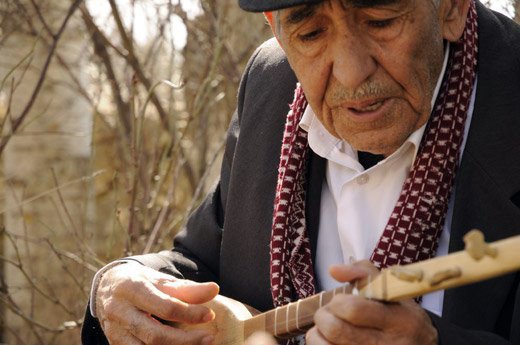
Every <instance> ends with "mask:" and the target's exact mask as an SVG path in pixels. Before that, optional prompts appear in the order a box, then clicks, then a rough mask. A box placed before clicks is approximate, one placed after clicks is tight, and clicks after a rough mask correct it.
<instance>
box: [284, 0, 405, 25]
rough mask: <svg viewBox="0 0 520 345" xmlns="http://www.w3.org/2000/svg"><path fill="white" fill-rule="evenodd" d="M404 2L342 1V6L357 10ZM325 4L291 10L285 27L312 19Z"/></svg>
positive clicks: (375, 0)
mask: <svg viewBox="0 0 520 345" xmlns="http://www.w3.org/2000/svg"><path fill="white" fill-rule="evenodd" d="M401 1H402V0H341V5H342V6H343V7H344V8H346V7H347V6H352V7H355V8H366V7H377V6H385V5H395V4H397V3H399V2H401ZM325 2H327V1H323V2H320V3H318V4H311V5H303V6H299V7H297V8H295V9H291V11H290V12H289V14H288V15H287V17H286V18H285V19H284V20H283V24H284V25H289V26H290V25H296V24H298V23H301V22H302V21H304V20H305V19H307V18H310V17H312V16H313V15H314V13H316V9H317V8H318V7H319V6H322V5H323V4H324V3H325Z"/></svg>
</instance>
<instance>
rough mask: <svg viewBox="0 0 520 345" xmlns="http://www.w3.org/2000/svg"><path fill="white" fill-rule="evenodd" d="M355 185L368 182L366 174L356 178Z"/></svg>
mask: <svg viewBox="0 0 520 345" xmlns="http://www.w3.org/2000/svg"><path fill="white" fill-rule="evenodd" d="M356 182H357V184H365V183H367V182H368V174H363V175H361V176H358V177H357V178H356Z"/></svg>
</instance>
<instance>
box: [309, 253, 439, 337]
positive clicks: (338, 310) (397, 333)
mask: <svg viewBox="0 0 520 345" xmlns="http://www.w3.org/2000/svg"><path fill="white" fill-rule="evenodd" d="M375 274H377V269H375V267H374V266H372V265H371V264H370V263H368V262H367V261H363V262H358V263H355V264H353V265H346V266H334V267H332V268H331V275H332V276H333V277H334V278H335V279H336V280H338V281H340V282H354V281H360V280H363V279H367V278H368V277H370V276H371V275H375ZM314 322H315V326H314V327H313V328H311V329H310V330H309V331H308V332H307V335H306V341H307V344H363V345H372V344H385V345H397V344H399V345H412V344H414V345H419V344H420V345H436V344H437V330H436V329H435V328H434V327H433V325H432V322H431V320H430V318H429V317H428V315H427V314H426V312H425V311H424V310H423V309H422V308H421V307H420V306H419V305H418V304H417V303H416V302H415V301H413V300H407V301H403V302H399V303H381V302H377V301H370V300H367V299H365V298H363V297H360V296H354V295H346V294H339V295H336V296H334V298H333V299H332V300H331V301H330V302H329V303H328V304H327V305H325V306H324V307H322V308H320V309H319V310H318V311H317V312H316V314H315V316H314Z"/></svg>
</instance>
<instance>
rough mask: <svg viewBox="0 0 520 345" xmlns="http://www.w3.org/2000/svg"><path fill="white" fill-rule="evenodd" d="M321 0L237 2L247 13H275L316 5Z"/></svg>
mask: <svg viewBox="0 0 520 345" xmlns="http://www.w3.org/2000/svg"><path fill="white" fill-rule="evenodd" d="M322 1H323V0H238V4H239V6H240V8H242V9H243V10H245V11H249V12H266V11H276V10H281V9H283V8H287V7H292V6H298V5H308V4H317V3H318V2H322Z"/></svg>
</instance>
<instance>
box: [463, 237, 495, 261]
mask: <svg viewBox="0 0 520 345" xmlns="http://www.w3.org/2000/svg"><path fill="white" fill-rule="evenodd" d="M464 243H465V245H466V246H465V250H466V252H467V253H468V254H469V256H471V257H472V258H473V259H475V260H477V261H478V260H480V259H482V258H483V257H484V256H486V255H489V256H491V257H493V258H494V257H496V256H497V250H496V248H492V247H491V246H490V245H489V244H487V243H486V242H485V241H484V235H483V234H482V232H481V231H480V230H477V229H473V230H471V231H469V232H468V233H467V234H466V235H464Z"/></svg>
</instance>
